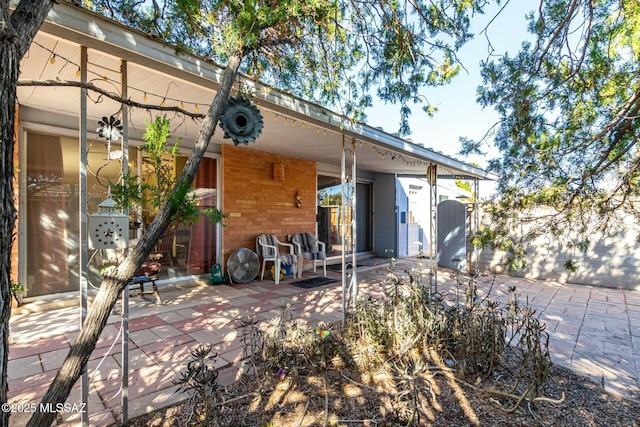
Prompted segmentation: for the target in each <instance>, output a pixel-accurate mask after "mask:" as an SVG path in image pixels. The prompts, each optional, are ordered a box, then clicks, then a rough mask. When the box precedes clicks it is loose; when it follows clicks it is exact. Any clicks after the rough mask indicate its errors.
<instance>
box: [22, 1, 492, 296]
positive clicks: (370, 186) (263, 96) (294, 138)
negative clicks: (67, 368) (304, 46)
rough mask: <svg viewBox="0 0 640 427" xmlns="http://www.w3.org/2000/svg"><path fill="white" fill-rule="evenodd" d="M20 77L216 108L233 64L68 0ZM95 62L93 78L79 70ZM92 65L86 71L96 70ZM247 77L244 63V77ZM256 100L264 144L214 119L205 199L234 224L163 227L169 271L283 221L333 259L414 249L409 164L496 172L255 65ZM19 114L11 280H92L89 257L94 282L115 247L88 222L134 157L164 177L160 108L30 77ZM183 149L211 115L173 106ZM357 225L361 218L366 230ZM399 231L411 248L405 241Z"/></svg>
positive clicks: (70, 287)
mask: <svg viewBox="0 0 640 427" xmlns="http://www.w3.org/2000/svg"><path fill="white" fill-rule="evenodd" d="M21 70H22V74H21V76H20V79H21V80H23V81H24V80H38V81H43V80H49V81H52V80H59V81H72V80H79V79H84V83H86V84H93V85H95V86H97V87H100V88H101V89H103V90H107V91H110V92H113V93H114V94H117V95H119V96H122V97H124V98H128V99H132V100H135V101H136V102H139V103H140V104H145V105H156V106H157V105H161V104H162V105H167V106H174V107H176V109H177V108H180V109H182V110H185V111H190V112H198V111H200V110H203V111H204V110H206V108H205V107H206V106H207V105H208V104H209V103H210V102H211V100H212V99H213V96H214V95H215V91H216V88H217V86H218V84H219V77H220V70H221V69H220V67H218V66H216V65H215V64H211V63H207V62H206V61H204V60H203V59H202V58H197V57H190V56H184V55H182V56H176V55H175V54H174V51H173V49H172V48H171V47H170V46H165V45H162V44H161V43H158V42H157V41H155V40H154V39H152V38H150V37H147V36H146V35H144V34H140V33H136V32H135V31H132V30H130V29H128V28H126V27H123V26H122V25H120V24H117V23H115V22H112V21H109V20H106V19H105V18H103V17H101V16H98V15H95V14H92V13H90V12H87V11H86V10H83V9H81V8H79V7H76V6H74V5H72V4H67V3H60V4H56V5H55V6H54V8H53V10H52V12H51V14H50V16H49V18H48V20H47V22H46V23H45V25H43V27H42V29H41V31H40V32H39V33H38V35H37V36H36V39H35V41H34V43H33V45H32V46H31V48H30V51H29V54H28V55H27V56H26V58H25V60H24V61H23V63H22V64H21ZM80 76H83V77H80ZM84 76H86V77H84ZM243 78H244V77H241V79H243ZM245 84H247V85H254V87H253V89H254V91H255V92H254V93H255V95H254V98H253V102H254V103H255V104H257V106H258V108H259V109H260V111H261V113H262V115H263V118H264V123H265V126H264V130H263V133H262V135H261V136H260V137H259V138H258V140H257V141H256V142H255V143H250V144H249V145H248V146H244V145H241V146H234V145H233V144H232V143H231V142H230V140H228V139H223V138H222V135H221V132H216V135H214V138H213V139H212V141H211V142H210V145H209V148H208V151H207V154H206V156H205V158H204V159H203V162H202V166H201V168H200V170H199V172H198V175H197V177H196V179H195V181H194V183H193V185H192V187H193V194H194V195H196V196H197V198H198V202H199V206H200V207H201V208H203V209H204V208H218V209H221V210H222V211H223V212H224V213H225V214H227V215H228V218H227V219H226V220H225V221H224V223H225V226H224V227H222V226H221V225H219V224H212V223H210V221H209V220H207V219H206V217H205V216H203V217H202V218H201V221H200V222H199V223H197V224H195V225H192V226H184V225H179V226H177V227H176V228H173V229H171V230H170V231H169V232H167V234H166V236H165V237H164V238H163V239H161V241H160V242H158V245H157V247H156V251H157V252H162V253H163V255H164V256H163V260H162V265H163V269H162V273H161V279H162V280H166V281H175V280H185V279H190V278H193V277H196V276H199V275H206V274H208V272H209V271H210V269H211V266H212V265H213V264H215V263H219V264H222V265H224V263H225V261H226V260H227V259H228V257H229V256H230V254H231V253H233V252H234V251H235V250H237V249H239V248H243V247H247V248H250V249H252V250H255V238H256V236H257V235H259V234H262V233H270V234H274V235H275V236H276V237H278V239H280V240H281V241H287V240H288V239H289V238H290V236H291V235H293V234H295V233H299V232H310V233H313V234H315V235H317V236H318V238H319V239H320V240H322V241H324V242H325V243H326V244H327V255H328V257H329V262H332V261H333V262H337V261H339V260H340V259H342V254H343V253H348V254H353V253H357V254H360V255H363V256H366V255H373V254H376V255H378V256H386V254H387V252H385V251H386V250H387V249H392V250H394V253H396V254H401V255H403V256H404V255H408V254H409V253H408V252H407V249H406V248H405V246H406V245H407V239H408V237H407V236H405V237H403V238H402V239H398V236H399V230H401V229H402V227H400V226H399V225H400V224H407V222H408V221H409V219H410V218H409V217H408V216H407V215H408V205H407V203H408V199H407V196H406V195H405V194H403V191H402V187H401V186H400V185H399V184H398V176H400V175H403V176H407V175H409V176H421V177H424V176H425V174H426V173H427V170H429V169H430V170H432V171H434V172H435V170H436V168H437V170H438V173H437V174H435V173H434V174H433V177H434V178H433V179H432V180H431V181H429V183H428V184H427V186H431V187H434V186H435V185H436V182H435V180H436V179H437V176H438V175H439V174H470V175H471V176H473V177H476V178H483V177H486V175H485V174H484V173H483V172H482V171H481V170H479V169H476V168H474V167H472V166H469V165H466V164H464V163H462V162H459V161H456V160H454V159H451V158H448V157H446V156H443V155H441V154H439V153H434V152H433V151H431V150H428V149H425V148H424V147H422V146H419V145H416V144H412V143H410V142H408V141H404V140H401V139H399V138H396V137H394V136H392V135H389V134H386V133H384V132H382V131H380V130H378V129H374V128H371V127H368V126H366V125H361V124H358V125H353V124H350V122H349V121H348V120H346V118H344V117H342V116H340V115H338V114H336V113H333V112H331V111H328V110H326V109H324V108H322V107H319V106H317V105H314V104H312V103H308V102H306V101H303V100H300V99H298V98H295V97H291V96H289V95H287V94H284V93H281V92H278V91H276V90H274V89H273V88H269V87H266V86H264V85H260V84H259V83H256V82H255V81H252V80H250V79H245ZM18 99H19V106H18V107H19V108H18V117H17V120H16V135H17V143H16V153H15V155H16V159H15V164H16V170H17V174H16V178H17V179H16V181H15V190H16V192H15V193H16V204H17V206H18V211H19V215H18V221H17V225H16V236H17V239H16V241H15V244H14V257H13V259H14V265H13V268H12V271H13V274H14V277H13V279H14V280H15V281H17V282H20V283H21V284H23V285H24V286H25V287H26V289H27V291H26V296H27V297H36V298H37V297H40V296H44V295H51V294H58V293H64V292H72V291H76V290H78V289H79V286H80V282H81V277H82V276H83V275H84V274H85V270H84V269H83V268H84V267H83V265H82V264H83V262H82V260H83V259H84V258H86V259H87V267H86V268H87V270H86V274H87V278H88V282H89V285H90V286H94V287H97V286H98V285H99V282H100V267H101V265H102V262H103V261H104V260H105V255H104V254H103V253H101V252H100V251H92V250H88V252H87V253H86V255H85V254H84V253H83V252H82V251H83V250H86V249H85V246H84V244H85V243H86V242H84V241H83V237H82V236H83V233H82V232H81V229H82V227H84V226H86V220H87V217H88V216H89V215H91V214H92V213H95V212H96V211H97V209H98V208H97V207H98V205H99V204H100V203H101V202H102V201H104V200H105V199H106V198H107V196H108V192H109V183H110V182H117V181H118V179H119V178H120V177H121V175H122V170H123V165H124V164H125V163H126V165H127V167H128V169H129V170H130V171H131V173H132V174H133V175H136V176H139V177H140V180H141V182H147V183H153V182H154V181H155V179H156V178H155V177H154V176H153V174H152V173H150V169H149V166H148V162H147V160H148V159H147V158H146V157H145V154H144V152H143V151H142V150H140V147H141V146H142V144H143V143H144V142H143V139H142V134H143V132H144V129H145V122H146V121H151V120H153V117H154V116H156V115H158V114H160V112H158V111H154V110H153V109H152V108H148V109H147V108H133V109H131V108H127V107H125V106H123V105H121V104H120V103H118V102H116V101H113V100H111V99H108V98H107V97H104V96H101V95H100V94H98V93H96V92H92V91H91V90H88V91H87V93H86V94H84V93H83V91H81V90H80V89H79V88H77V87H61V86H51V87H43V86H32V85H25V86H20V87H19V88H18ZM163 114H167V116H168V117H169V119H170V120H171V122H172V131H173V134H174V136H175V137H176V138H180V146H181V154H180V155H178V156H177V157H175V158H171V157H167V158H166V159H165V163H166V164H167V165H169V166H170V169H171V171H172V174H173V175H174V176H177V174H179V173H180V171H181V169H182V167H183V166H184V164H185V161H186V158H187V155H188V152H189V149H190V146H191V145H192V144H193V141H194V140H195V138H196V136H197V132H198V129H199V122H198V121H197V120H192V119H191V118H188V117H186V116H185V115H183V114H181V113H179V112H176V111H169V112H164V113H163ZM111 116H113V117H114V118H117V119H119V120H122V121H123V123H124V124H125V129H124V136H123V138H121V139H119V140H117V141H111V142H109V141H106V140H105V139H104V138H102V137H100V135H99V134H98V132H97V131H96V129H97V127H98V122H99V121H100V120H102V118H103V117H107V118H108V117H111ZM155 213H156V211H155V210H154V208H153V206H152V205H151V204H150V203H149V202H148V201H145V202H144V203H143V206H142V207H141V208H140V209H138V210H137V211H135V212H130V230H129V236H130V239H131V242H132V244H135V240H136V238H139V237H140V235H141V233H142V232H143V230H144V227H145V225H146V224H148V223H150V222H151V220H152V219H153V217H154V215H155ZM356 230H357V231H356ZM399 245H400V246H401V247H399Z"/></svg>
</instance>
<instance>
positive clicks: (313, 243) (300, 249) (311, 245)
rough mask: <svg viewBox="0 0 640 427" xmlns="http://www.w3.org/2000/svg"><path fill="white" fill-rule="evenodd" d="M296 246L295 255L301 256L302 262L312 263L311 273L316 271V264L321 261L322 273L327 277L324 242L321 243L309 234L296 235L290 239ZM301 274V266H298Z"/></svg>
mask: <svg viewBox="0 0 640 427" xmlns="http://www.w3.org/2000/svg"><path fill="white" fill-rule="evenodd" d="M291 241H292V242H293V244H294V245H295V246H296V254H297V255H298V256H302V259H303V260H312V261H313V272H314V273H315V271H316V264H317V263H318V262H319V261H322V267H323V273H324V275H325V276H326V275H327V249H326V245H325V243H324V242H321V241H320V240H318V239H317V238H316V236H314V235H313V234H311V233H297V234H294V235H293V237H292V238H291ZM300 273H302V265H300Z"/></svg>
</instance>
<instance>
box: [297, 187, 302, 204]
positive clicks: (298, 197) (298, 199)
mask: <svg viewBox="0 0 640 427" xmlns="http://www.w3.org/2000/svg"><path fill="white" fill-rule="evenodd" d="M296 207H297V208H301V207H302V197H300V195H299V194H298V192H297V191H296Z"/></svg>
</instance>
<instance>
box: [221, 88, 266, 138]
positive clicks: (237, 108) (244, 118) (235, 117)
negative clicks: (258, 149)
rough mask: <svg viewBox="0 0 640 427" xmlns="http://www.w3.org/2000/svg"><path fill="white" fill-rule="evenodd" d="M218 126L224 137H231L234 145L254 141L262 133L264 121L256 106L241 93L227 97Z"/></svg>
mask: <svg viewBox="0 0 640 427" xmlns="http://www.w3.org/2000/svg"><path fill="white" fill-rule="evenodd" d="M220 127H221V128H222V130H223V131H224V137H225V138H231V139H232V140H233V143H234V144H235V145H238V144H240V143H242V144H249V142H255V140H256V139H258V136H260V134H261V133H262V128H263V127H264V122H263V121H262V114H261V113H260V110H258V107H256V106H255V104H253V103H252V102H251V101H250V100H248V99H245V98H244V97H243V96H242V95H238V96H237V97H236V98H234V97H229V101H228V102H227V105H226V107H225V109H224V111H223V113H222V115H221V116H220Z"/></svg>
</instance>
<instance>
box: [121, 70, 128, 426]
mask: <svg viewBox="0 0 640 427" xmlns="http://www.w3.org/2000/svg"><path fill="white" fill-rule="evenodd" d="M120 78H121V79H122V82H121V86H122V88H121V90H122V99H127V98H128V97H129V94H128V90H127V89H128V81H127V61H125V60H122V62H121V64H120ZM128 125H129V109H128V107H127V105H126V104H125V103H122V145H121V149H122V174H123V175H126V174H127V173H128V172H129V126H128ZM124 213H125V214H126V215H127V216H128V215H129V209H125V211H124ZM128 252H129V250H128V249H125V256H127V255H128ZM121 361H122V364H121V366H122V396H121V404H122V425H127V424H128V423H129V286H125V288H124V290H123V291H122V359H121Z"/></svg>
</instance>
